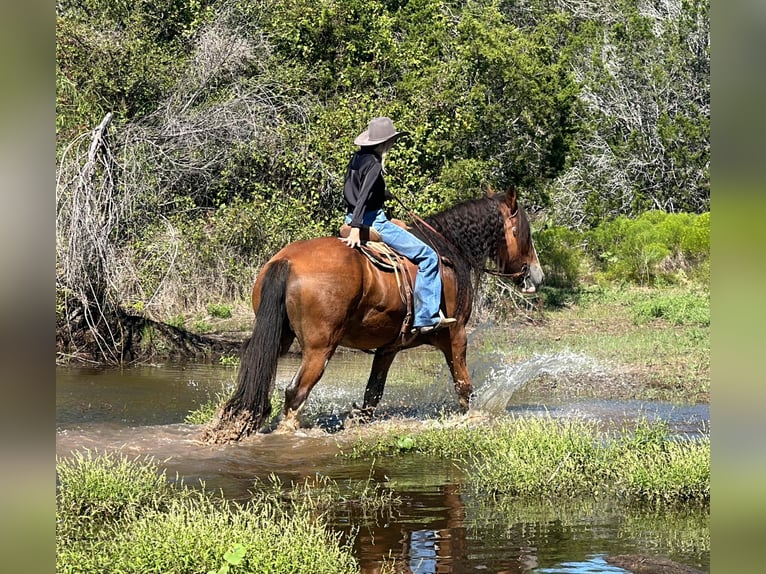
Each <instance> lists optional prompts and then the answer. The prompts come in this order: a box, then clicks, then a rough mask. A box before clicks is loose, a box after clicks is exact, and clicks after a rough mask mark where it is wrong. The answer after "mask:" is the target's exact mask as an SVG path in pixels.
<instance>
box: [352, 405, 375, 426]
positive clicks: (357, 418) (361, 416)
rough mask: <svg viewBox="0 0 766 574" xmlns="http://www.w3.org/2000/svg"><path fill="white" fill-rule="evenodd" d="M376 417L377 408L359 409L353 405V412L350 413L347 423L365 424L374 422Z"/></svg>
mask: <svg viewBox="0 0 766 574" xmlns="http://www.w3.org/2000/svg"><path fill="white" fill-rule="evenodd" d="M374 416H375V407H359V406H358V405H357V404H356V403H354V404H353V408H352V409H351V412H349V413H348V417H347V419H346V420H347V421H348V422H350V423H353V424H365V423H368V422H370V421H372V419H373V417H374Z"/></svg>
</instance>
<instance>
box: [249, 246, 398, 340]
mask: <svg viewBox="0 0 766 574" xmlns="http://www.w3.org/2000/svg"><path fill="white" fill-rule="evenodd" d="M282 260H287V261H289V267H290V272H289V277H288V280H287V281H288V284H287V286H286V287H287V288H286V294H287V295H286V297H287V309H288V316H289V319H290V323H291V326H292V328H293V329H294V330H295V331H298V332H300V333H299V339H301V340H302V341H306V342H310V341H309V339H313V338H317V339H318V340H324V339H325V338H327V339H336V338H337V339H338V340H337V341H336V343H342V344H344V345H346V346H350V347H356V348H376V347H378V346H380V345H382V344H384V343H385V342H387V341H388V340H389V339H391V338H393V337H394V336H395V335H396V333H397V332H398V329H399V326H400V325H401V322H402V320H403V318H404V309H403V305H402V300H401V297H400V294H399V288H398V286H397V281H396V277H395V275H394V273H390V272H384V271H380V270H378V269H376V268H375V266H374V265H373V264H372V263H371V262H370V261H369V260H368V259H367V257H365V256H364V255H363V254H361V253H360V252H359V250H358V249H351V248H350V247H348V246H347V245H346V244H345V243H343V242H342V241H340V239H338V238H337V237H320V238H316V239H309V240H304V241H296V242H294V243H291V244H289V245H287V246H285V247H284V248H283V249H282V250H280V251H279V252H278V253H277V254H276V255H274V257H272V258H271V259H270V260H269V262H268V263H267V264H266V265H265V266H264V268H263V270H262V271H261V273H260V274H259V276H258V279H257V280H256V282H255V285H254V286H253V309H254V310H257V308H258V303H259V300H260V293H261V290H262V287H263V286H262V283H263V280H264V277H265V274H264V271H265V270H266V269H267V268H268V266H270V265H272V264H273V263H274V262H276V261H282Z"/></svg>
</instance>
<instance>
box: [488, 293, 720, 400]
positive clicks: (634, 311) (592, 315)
mask: <svg viewBox="0 0 766 574" xmlns="http://www.w3.org/2000/svg"><path fill="white" fill-rule="evenodd" d="M473 349H475V350H474V351H473V352H477V351H478V352H480V353H481V352H483V353H497V352H503V353H508V354H510V355H511V356H512V358H513V361H514V362H521V361H524V360H527V359H530V358H532V357H533V356H535V355H540V354H555V353H558V352H561V351H572V352H576V353H581V354H584V355H587V356H589V357H592V358H594V359H596V360H597V361H598V362H600V363H602V364H603V365H604V366H605V367H606V369H607V370H608V371H610V372H613V373H614V377H613V378H614V379H619V378H622V379H624V380H626V381H628V382H629V383H630V384H629V385H624V387H625V392H629V393H630V398H640V399H657V400H668V401H672V402H687V403H693V402H698V401H703V402H705V401H708V400H709V392H710V295H709V292H708V291H706V290H703V289H700V288H692V287H672V288H664V289H657V288H639V287H629V286H623V287H608V288H600V287H593V288H588V289H583V290H580V291H576V292H570V294H569V296H568V299H567V303H566V305H563V306H561V307H557V308H555V309H548V310H546V311H545V312H544V314H543V315H542V316H541V317H540V318H539V319H538V320H537V321H536V322H535V323H527V324H523V325H516V324H514V325H512V326H511V327H510V328H507V329H504V330H495V331H493V332H492V333H491V336H488V337H486V338H484V339H483V340H481V339H480V340H478V341H477V342H476V343H475V346H474V347H473ZM534 385H535V382H534V381H533V382H532V384H530V385H528V387H527V388H528V389H529V390H530V391H534ZM591 390H592V394H593V396H604V397H605V398H607V397H608V398H614V397H615V396H616V394H615V389H614V388H612V387H611V386H609V385H600V384H599V385H597V384H594V385H591ZM557 392H560V393H565V392H566V387H565V386H564V385H561V386H559V387H558V389H557ZM620 396H623V395H620ZM623 398H628V397H626V396H623Z"/></svg>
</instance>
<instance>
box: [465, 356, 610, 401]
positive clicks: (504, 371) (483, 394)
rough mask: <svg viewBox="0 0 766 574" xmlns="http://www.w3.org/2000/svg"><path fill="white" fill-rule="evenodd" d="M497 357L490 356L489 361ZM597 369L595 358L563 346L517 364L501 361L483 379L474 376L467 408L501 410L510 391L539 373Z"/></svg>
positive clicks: (580, 371)
mask: <svg viewBox="0 0 766 574" xmlns="http://www.w3.org/2000/svg"><path fill="white" fill-rule="evenodd" d="M498 363H499V361H498V360H497V359H496V358H493V365H498ZM594 370H599V367H598V364H597V363H596V361H595V359H593V358H592V357H589V356H587V355H583V354H580V353H574V352H572V351H569V350H564V351H561V352H559V353H555V354H542V355H535V356H533V357H532V358H531V359H527V360H526V361H523V362H521V363H517V364H504V365H503V364H501V365H500V366H491V367H490V368H489V369H488V372H487V374H486V376H485V377H484V380H483V382H479V381H478V380H476V383H477V389H476V392H475V396H474V398H473V399H472V400H471V410H482V411H486V412H491V413H497V414H500V413H503V412H505V410H506V407H507V406H508V401H510V400H511V397H512V396H513V394H514V393H515V392H516V391H517V390H518V389H520V388H521V387H523V386H524V385H526V384H527V383H529V382H530V381H532V380H534V379H536V378H537V377H539V376H541V375H550V376H553V377H559V376H563V375H571V374H578V373H593V371H594Z"/></svg>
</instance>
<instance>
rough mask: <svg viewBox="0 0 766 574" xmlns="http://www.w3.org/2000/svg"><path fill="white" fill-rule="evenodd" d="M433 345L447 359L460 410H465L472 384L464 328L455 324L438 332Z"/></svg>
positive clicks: (469, 398)
mask: <svg viewBox="0 0 766 574" xmlns="http://www.w3.org/2000/svg"><path fill="white" fill-rule="evenodd" d="M435 346H436V347H437V348H439V350H441V352H442V353H444V358H445V359H446V360H447V365H449V368H450V372H451V373H452V381H453V383H454V385H455V392H457V397H458V404H459V405H460V410H461V411H463V412H466V411H467V410H468V406H469V403H470V400H471V394H472V393H473V385H471V375H469V374H468V366H467V365H466V359H465V356H466V349H467V348H468V336H467V335H466V332H465V328H463V327H458V326H455V327H452V328H451V329H449V330H447V329H445V330H444V331H442V332H440V333H438V334H437V339H436V341H435Z"/></svg>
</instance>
